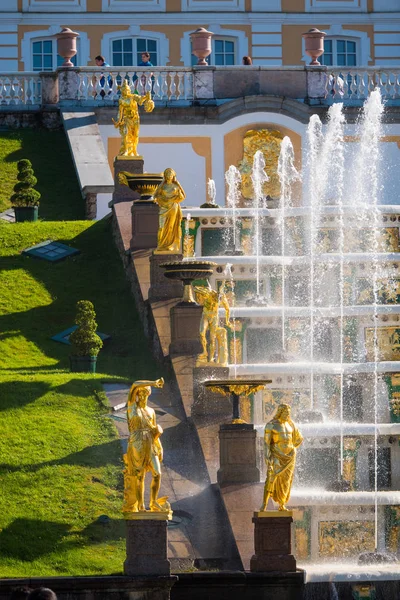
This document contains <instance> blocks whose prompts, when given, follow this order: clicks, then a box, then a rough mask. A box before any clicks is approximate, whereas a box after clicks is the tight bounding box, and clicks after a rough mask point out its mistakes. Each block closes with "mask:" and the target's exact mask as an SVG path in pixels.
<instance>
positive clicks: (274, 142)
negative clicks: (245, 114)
mask: <svg viewBox="0 0 400 600" xmlns="http://www.w3.org/2000/svg"><path fill="white" fill-rule="evenodd" d="M282 140H283V135H282V133H281V132H280V131H277V130H275V129H273V130H270V129H259V130H256V129H250V130H249V131H247V132H246V134H245V136H244V138H243V158H242V160H241V161H240V162H239V164H238V169H239V171H240V173H241V175H242V195H243V198H247V199H252V198H253V196H254V190H253V183H252V181H251V172H252V169H253V159H254V155H255V153H256V152H257V150H261V152H262V153H263V156H264V160H265V172H266V173H267V175H268V177H269V181H267V182H266V183H264V186H263V192H264V195H265V196H271V198H279V197H280V194H281V185H280V182H279V176H278V160H279V154H280V151H281V143H282Z"/></svg>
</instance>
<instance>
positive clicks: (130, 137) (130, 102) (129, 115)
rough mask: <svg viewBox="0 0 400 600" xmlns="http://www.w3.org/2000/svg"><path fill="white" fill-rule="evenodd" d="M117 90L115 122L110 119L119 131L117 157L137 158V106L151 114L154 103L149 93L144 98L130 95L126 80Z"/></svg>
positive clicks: (138, 118) (138, 119)
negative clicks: (119, 140)
mask: <svg viewBox="0 0 400 600" xmlns="http://www.w3.org/2000/svg"><path fill="white" fill-rule="evenodd" d="M118 89H119V90H120V91H121V97H120V99H119V101H118V117H117V120H116V121H115V120H114V119H112V121H113V123H114V127H115V128H116V129H118V130H119V133H120V135H121V147H120V149H119V152H118V156H125V157H130V158H132V157H133V158H135V157H136V158H137V157H138V156H139V155H138V153H137V146H138V143H139V127H140V117H139V110H138V106H142V105H144V110H145V111H146V112H152V111H153V110H154V102H153V100H152V99H151V92H147V93H146V94H145V95H144V96H141V95H140V94H137V93H132V92H131V88H130V87H129V84H128V82H127V80H126V79H124V82H123V84H122V85H121V86H119V88H118Z"/></svg>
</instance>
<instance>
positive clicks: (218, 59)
mask: <svg viewBox="0 0 400 600" xmlns="http://www.w3.org/2000/svg"><path fill="white" fill-rule="evenodd" d="M213 41H214V44H213V45H214V48H213V54H214V60H213V64H214V65H234V64H235V42H234V41H232V40H218V39H216V40H213Z"/></svg>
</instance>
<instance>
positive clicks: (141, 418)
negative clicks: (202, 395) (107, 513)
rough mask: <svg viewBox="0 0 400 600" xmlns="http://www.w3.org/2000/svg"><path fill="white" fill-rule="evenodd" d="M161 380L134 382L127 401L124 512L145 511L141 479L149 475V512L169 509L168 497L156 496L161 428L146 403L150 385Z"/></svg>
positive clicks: (161, 380)
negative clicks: (150, 475) (127, 436)
mask: <svg viewBox="0 0 400 600" xmlns="http://www.w3.org/2000/svg"><path fill="white" fill-rule="evenodd" d="M163 385H164V379H162V378H161V379H157V380H156V381H147V380H142V381H135V383H134V384H133V385H132V387H131V389H130V391H129V396H128V403H127V419H128V427H129V440H128V448H127V452H126V454H124V462H125V471H124V506H123V512H124V513H138V512H145V511H146V507H145V502H144V479H145V475H146V473H147V472H148V471H150V472H151V474H152V481H151V485H150V509H149V510H150V512H164V513H169V512H170V508H171V507H170V505H169V503H168V502H167V498H166V497H164V498H158V493H159V491H160V485H161V462H162V459H163V448H162V445H161V441H160V436H161V434H162V433H163V430H162V427H160V425H157V423H156V415H155V412H154V410H153V409H152V408H150V406H147V400H148V397H149V396H150V394H151V388H152V387H156V388H162V387H163Z"/></svg>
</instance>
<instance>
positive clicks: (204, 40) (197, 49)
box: [189, 27, 214, 66]
mask: <svg viewBox="0 0 400 600" xmlns="http://www.w3.org/2000/svg"><path fill="white" fill-rule="evenodd" d="M189 35H190V39H191V40H192V54H194V55H195V56H196V57H197V64H198V65H202V66H207V64H208V63H207V61H206V60H205V59H206V58H207V56H210V54H211V38H212V36H213V35H214V34H213V32H212V31H207V29H205V28H204V27H199V28H198V29H196V31H192V33H190V34H189Z"/></svg>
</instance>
